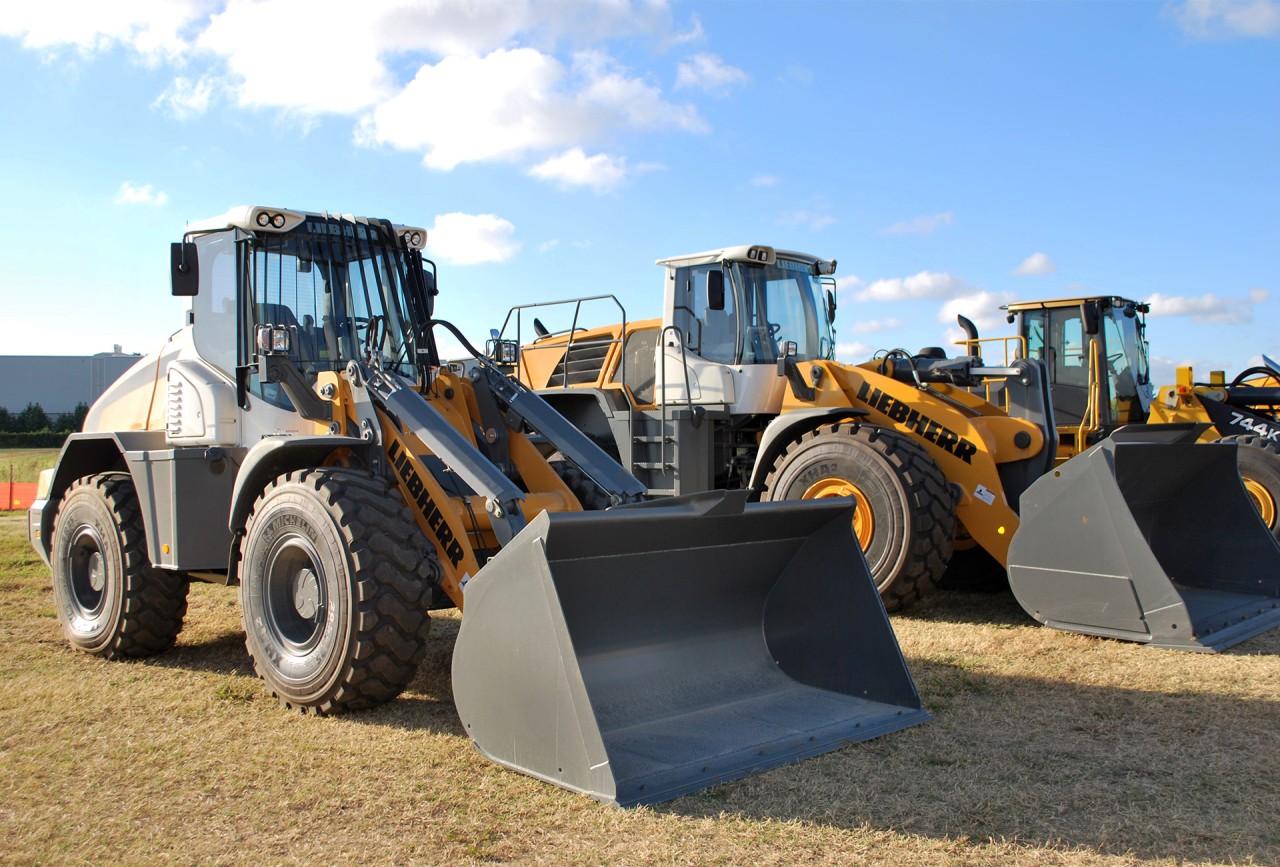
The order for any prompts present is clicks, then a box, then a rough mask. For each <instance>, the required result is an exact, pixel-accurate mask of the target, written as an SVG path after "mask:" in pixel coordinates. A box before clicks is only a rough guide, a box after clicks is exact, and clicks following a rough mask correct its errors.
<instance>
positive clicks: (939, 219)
mask: <svg viewBox="0 0 1280 867" xmlns="http://www.w3.org/2000/svg"><path fill="white" fill-rule="evenodd" d="M951 220H952V214H951V212H950V211H947V212H946V213H945V214H929V215H927V216H923V217H912V218H911V219H910V220H903V221H902V222H899V223H894V224H893V225H892V226H889V227H888V228H887V229H881V230H880V232H879V234H881V235H926V236H927V235H932V234H933V233H934V232H936V231H938V230H939V229H941V228H942V227H943V226H950V225H951Z"/></svg>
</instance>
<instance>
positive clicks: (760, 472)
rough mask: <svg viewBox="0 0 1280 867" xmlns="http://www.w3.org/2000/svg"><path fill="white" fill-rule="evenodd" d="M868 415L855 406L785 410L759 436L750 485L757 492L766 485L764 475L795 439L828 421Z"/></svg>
mask: <svg viewBox="0 0 1280 867" xmlns="http://www.w3.org/2000/svg"><path fill="white" fill-rule="evenodd" d="M866 414H867V411H866V410H865V409H861V408H859V407H853V406H826V407H815V408H813V409H797V410H790V411H788V412H784V413H782V414H781V415H779V416H778V417H777V418H775V419H774V420H773V421H771V422H769V425H768V427H766V428H765V429H764V434H763V435H762V436H761V437H760V450H759V451H758V452H756V463H755V466H754V467H752V468H751V482H750V484H749V485H748V487H749V488H750V489H751V490H753V491H756V492H759V491H760V490H761V489H762V488H763V487H764V479H765V476H767V475H768V474H769V470H770V469H771V468H772V467H773V462H774V461H775V460H777V459H778V455H780V454H782V450H783V449H785V448H786V447H787V444H788V443H790V442H791V441H792V440H794V439H797V438H798V437H800V436H801V435H802V434H804V433H807V432H808V431H811V430H813V429H815V428H818V427H821V426H822V425H824V424H827V423H829V422H835V421H843V420H845V419H852V418H859V417H861V416H864V415H866Z"/></svg>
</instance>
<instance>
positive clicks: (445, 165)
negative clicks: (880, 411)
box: [0, 0, 1280, 381]
mask: <svg viewBox="0 0 1280 867" xmlns="http://www.w3.org/2000/svg"><path fill="white" fill-rule="evenodd" d="M0 77H2V79H3V80H4V81H5V82H7V83H8V85H9V86H7V87H5V88H4V89H3V90H2V91H0V117H2V118H3V126H4V130H5V133H4V135H3V136H0V190H2V191H3V193H4V198H5V205H6V207H5V217H4V218H3V221H4V222H3V225H4V230H3V232H0V292H3V298H4V305H3V309H4V315H3V320H4V323H5V326H6V327H5V328H4V331H5V335H6V338H7V339H6V347H5V350H4V351H5V353H7V354H80V353H89V352H97V351H106V350H109V349H110V348H111V346H112V344H122V345H123V346H124V347H125V349H126V351H138V352H148V351H151V350H153V349H155V348H157V347H158V346H159V345H160V344H161V343H163V341H164V339H165V337H166V336H167V335H168V334H169V333H170V332H171V331H173V330H174V329H175V328H177V327H178V325H179V324H180V309H181V306H180V304H179V303H178V302H176V301H175V300H173V299H172V298H170V297H169V294H168V249H167V245H168V244H169V243H170V242H171V241H174V240H177V239H178V238H179V236H180V234H181V231H182V227H183V226H184V225H185V224H186V223H187V222H188V221H194V220H198V219H201V218H204V217H208V216H212V215H214V214H219V213H222V212H223V211H225V210H226V209H227V208H229V207H231V206H232V205H237V204H267V205H277V206H282V207H292V208H300V209H305V210H331V211H342V212H347V213H360V214H365V215H368V216H383V217H389V218H391V219H393V220H395V221H396V222H401V223H408V224H413V225H421V226H424V227H426V228H428V229H429V230H430V243H429V246H428V254H429V255H430V256H431V257H432V258H433V259H435V260H436V261H437V263H438V264H439V268H440V285H441V290H442V295H441V298H440V301H439V307H438V309H439V312H440V314H441V316H442V317H443V318H447V319H450V320H451V321H453V322H455V323H456V324H457V325H459V326H460V327H461V328H462V329H463V330H464V331H465V332H467V333H469V334H470V335H473V337H474V338H475V339H476V340H479V339H481V338H483V337H484V336H485V335H486V334H487V333H488V330H489V328H490V327H492V326H494V325H498V324H500V322H501V319H502V317H503V315H504V314H505V311H506V310H507V308H508V307H509V306H510V305H512V304H516V303H524V302H531V301H540V300H548V299H553V298H564V297H569V296H575V295H581V294H598V293H605V292H611V293H614V294H616V295H618V296H619V297H620V299H621V300H622V302H623V304H624V305H625V306H626V309H627V312H628V315H629V316H630V317H632V318H641V317H644V316H652V315H656V314H657V313H658V312H659V308H660V303H661V288H662V284H661V282H660V280H661V271H660V269H658V268H657V267H656V266H655V265H654V264H653V262H654V260H655V259H658V258H663V257H668V256H673V255H677V254H681V253H689V252H694V251H697V250H703V249H707V248H712V247H718V246H722V245H728V244H761V243H762V244H770V245H773V246H775V247H779V248H787V249H796V250H803V251H806V252H811V253H814V254H817V255H820V256H824V257H829V258H836V259H838V260H839V263H840V264H839V269H838V271H837V277H838V278H839V280H840V294H841V305H840V310H839V314H838V319H837V327H838V335H839V340H840V342H841V356H842V358H844V359H845V360H864V359H865V358H867V357H870V355H871V353H873V352H874V351H875V350H877V349H881V348H892V347H905V348H907V349H911V350H914V349H917V348H919V347H920V346H923V345H930V344H945V343H949V342H950V341H952V340H954V339H956V338H957V337H958V332H957V330H956V329H955V327H954V316H955V313H957V312H963V313H965V314H966V315H968V316H969V317H970V318H972V319H974V320H976V321H977V322H978V323H979V325H980V326H981V327H982V330H983V333H984V334H987V335H997V334H1002V333H1007V331H1008V326H1007V325H1005V324H1004V322H1003V317H1002V315H1001V314H1000V313H999V311H998V310H997V309H996V308H997V307H998V305H999V304H1002V303H1005V302H1007V301H1010V300H1014V299H1032V298H1052V297H1061V296H1064V295H1071V294H1078V293H1084V292H1098V293H1113V294H1119V295H1126V296H1130V297H1139V298H1142V299H1147V300H1150V301H1151V302H1152V305H1153V310H1152V317H1151V318H1150V326H1151V328H1150V332H1151V336H1152V349H1153V355H1154V357H1155V361H1156V376H1157V380H1158V381H1167V380H1168V379H1169V378H1170V377H1171V376H1172V368H1173V366H1174V365H1175V364H1183V363H1192V364H1194V365H1196V367H1197V372H1198V373H1200V372H1203V371H1207V370H1208V369H1209V368H1211V367H1213V368H1222V369H1226V370H1227V371H1228V375H1232V374H1233V372H1234V371H1237V370H1239V369H1240V368H1242V367H1243V366H1245V365H1248V364H1250V363H1251V362H1253V361H1254V360H1256V359H1257V357H1258V356H1259V355H1260V354H1261V353H1266V354H1267V355H1269V356H1272V357H1280V336H1278V329H1277V324H1278V323H1280V2H1277V0H1242V2H1227V0H1193V2H1170V3H1163V2H1126V3H1111V2H1106V3H1104V2H1089V3H1086V2H1075V3H1056V2H1026V3H1017V2H1000V3H986V2H947V3H944V2H911V0H906V2H856V3H855V2H848V3H837V2H788V3H782V2H740V3H728V2H716V3H710V2H689V3H665V2H634V3H628V2H607V3H586V2H528V0H501V2H481V0H430V2H427V0H423V2H412V0H398V2H391V0H364V2H361V3H358V4H355V3H347V2H334V0H266V2H259V3H248V2H241V0H231V2H226V0H188V2H158V0H132V2H112V3H103V2H70V3H69V2H50V3H43V4H31V3H29V4H22V5H20V6H18V5H13V6H10V7H8V8H6V10H5V12H4V13H3V15H0Z"/></svg>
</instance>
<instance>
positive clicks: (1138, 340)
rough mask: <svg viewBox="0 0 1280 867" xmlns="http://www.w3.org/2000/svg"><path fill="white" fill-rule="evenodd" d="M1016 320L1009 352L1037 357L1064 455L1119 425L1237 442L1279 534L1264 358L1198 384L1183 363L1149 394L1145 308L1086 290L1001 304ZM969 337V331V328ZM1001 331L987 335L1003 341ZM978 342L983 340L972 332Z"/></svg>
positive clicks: (1278, 442)
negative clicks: (1168, 382)
mask: <svg viewBox="0 0 1280 867" xmlns="http://www.w3.org/2000/svg"><path fill="white" fill-rule="evenodd" d="M1002 309H1004V310H1006V311H1007V312H1008V317H1009V322H1010V323H1011V324H1012V323H1016V328H1017V340H1016V343H1015V347H1016V349H1015V353H1014V354H1017V353H1022V354H1024V355H1026V356H1027V357H1029V358H1033V359H1040V360H1043V361H1044V362H1045V366H1046V369H1047V370H1048V373H1049V392H1050V395H1051V396H1052V400H1053V411H1054V415H1055V417H1056V419H1057V424H1058V460H1059V461H1065V460H1067V459H1068V458H1070V457H1072V456H1073V455H1076V454H1079V453H1080V452H1081V451H1084V450H1085V449H1087V448H1088V447H1089V446H1090V445H1092V444H1093V443H1096V442H1098V441H1099V440H1101V439H1103V438H1104V437H1107V436H1110V435H1111V434H1112V433H1113V432H1115V431H1116V430H1117V429H1119V428H1122V427H1125V426H1129V428H1128V429H1129V433H1130V434H1133V433H1135V429H1134V428H1133V427H1132V426H1133V425H1139V424H1150V425H1161V426H1165V427H1159V428H1153V429H1152V430H1151V431H1150V433H1149V435H1150V436H1153V437H1154V436H1162V437H1164V438H1166V439H1170V440H1172V439H1177V440H1180V441H1185V442H1202V443H1214V442H1231V443H1235V444H1236V445H1237V446H1238V452H1237V458H1238V464H1239V470H1240V477H1241V480H1242V481H1243V482H1244V486H1245V490H1246V491H1247V492H1248V494H1249V499H1250V500H1251V501H1252V502H1253V505H1254V508H1255V509H1256V510H1257V511H1258V514H1259V515H1261V517H1262V520H1263V522H1264V523H1265V524H1266V525H1267V527H1268V529H1270V530H1271V532H1272V534H1273V535H1274V536H1275V537H1276V538H1277V539H1280V417H1278V414H1277V410H1280V370H1278V369H1276V367H1274V366H1273V364H1271V363H1266V361H1267V360H1266V359H1265V356H1264V365H1263V366H1261V367H1255V368H1250V369H1248V370H1245V371H1243V372H1242V373H1241V374H1240V375H1238V376H1236V377H1235V378H1234V379H1233V380H1232V381H1231V382H1229V383H1228V382H1227V381H1226V376H1225V375H1224V374H1223V372H1222V371H1212V372H1211V373H1210V375H1209V381H1208V382H1204V383H1197V382H1195V380H1194V377H1193V375H1192V369H1191V368H1190V367H1180V368H1178V370H1177V373H1176V381H1175V382H1174V383H1173V384H1171V385H1165V386H1162V387H1161V388H1160V389H1159V392H1158V393H1157V391H1156V389H1155V387H1154V386H1153V385H1152V382H1151V370H1150V365H1149V363H1148V357H1149V355H1148V342H1147V336H1146V314H1147V312H1148V311H1149V309H1150V308H1149V305H1147V304H1146V303H1144V302H1140V301H1132V300H1130V299H1128V298H1119V297H1113V296H1090V297H1076V298H1060V299H1055V300H1050V301H1020V302H1017V303H1014V304H1009V305H1007V306H1006V307H1004V308H1002ZM969 330H970V333H969V338H970V339H971V340H972V339H974V338H976V337H977V333H976V330H974V329H972V328H970V329H969ZM1003 339H1004V338H994V340H1003ZM977 342H978V343H986V342H988V341H987V340H985V339H980V340H978V341H977Z"/></svg>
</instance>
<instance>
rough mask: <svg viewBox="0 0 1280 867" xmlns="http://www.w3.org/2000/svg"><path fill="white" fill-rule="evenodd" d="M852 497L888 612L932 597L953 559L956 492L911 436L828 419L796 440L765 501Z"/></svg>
mask: <svg viewBox="0 0 1280 867" xmlns="http://www.w3.org/2000/svg"><path fill="white" fill-rule="evenodd" d="M847 495H852V496H854V498H855V500H856V501H857V508H858V512H857V514H856V516H855V518H854V536H855V538H856V539H857V540H858V543H859V545H860V546H861V547H862V551H863V554H864V555H865V556H866V559H867V567H868V568H869V569H870V571H871V577H872V579H873V580H874V581H875V583H876V587H877V588H879V590H880V598H881V599H882V600H883V601H884V607H885V609H886V610H888V611H901V610H904V609H906V608H908V607H909V606H911V605H913V604H914V603H916V602H917V601H919V600H920V599H921V598H923V597H924V596H926V595H927V594H928V593H929V591H931V590H932V589H933V588H934V586H935V585H936V584H937V582H938V580H939V579H940V578H941V577H942V573H943V572H945V571H946V569H947V563H948V561H950V559H951V546H952V542H953V540H954V538H955V534H956V509H955V492H954V490H953V489H952V487H951V486H950V485H949V484H947V479H946V477H945V476H944V475H943V473H942V470H941V469H940V468H939V467H938V465H937V463H936V462H935V461H934V460H933V458H931V457H930V456H929V454H928V453H927V452H926V451H925V450H924V449H923V448H921V447H920V446H918V445H916V444H915V443H914V442H912V441H911V440H910V439H908V438H907V437H904V436H902V435H901V434H897V433H894V432H893V431H891V430H888V429H886V428H882V427H877V426H875V425H864V424H859V423H857V422H842V423H840V424H834V425H824V426H822V427H820V428H817V429H816V430H814V431H811V432H809V433H807V434H805V436H803V437H802V438H801V439H800V440H798V441H796V442H794V443H792V444H791V445H790V446H788V447H787V449H786V450H785V451H784V452H783V453H782V455H781V456H780V457H779V458H778V460H777V461H776V462H775V463H774V466H773V469H772V470H771V471H770V472H769V474H768V476H767V477H766V478H765V490H764V492H763V493H762V495H761V499H762V500H766V501H767V500H799V499H809V498H814V497H828V496H847Z"/></svg>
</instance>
